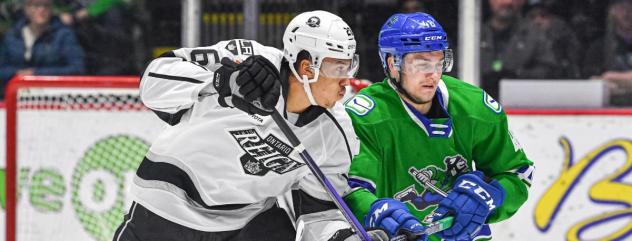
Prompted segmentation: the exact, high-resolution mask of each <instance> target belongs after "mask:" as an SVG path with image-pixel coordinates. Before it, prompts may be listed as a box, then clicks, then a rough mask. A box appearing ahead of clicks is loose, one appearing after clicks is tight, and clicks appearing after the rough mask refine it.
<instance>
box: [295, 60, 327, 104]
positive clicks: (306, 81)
mask: <svg viewBox="0 0 632 241" xmlns="http://www.w3.org/2000/svg"><path fill="white" fill-rule="evenodd" d="M289 66H290V70H292V74H294V77H296V79H297V80H298V81H299V82H301V83H303V89H304V90H305V94H306V95H307V99H308V100H309V103H310V104H311V105H318V103H316V99H314V95H312V88H311V87H310V86H309V83H313V82H316V81H317V80H318V74H319V73H320V71H316V74H315V75H314V78H313V79H311V80H310V79H309V78H307V75H303V76H302V78H301V77H300V76H299V75H298V72H296V69H294V65H293V64H289Z"/></svg>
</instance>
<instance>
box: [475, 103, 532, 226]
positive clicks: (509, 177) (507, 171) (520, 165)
mask: <svg viewBox="0 0 632 241" xmlns="http://www.w3.org/2000/svg"><path fill="white" fill-rule="evenodd" d="M495 116H496V118H497V120H496V121H491V122H480V124H479V126H476V127H475V128H476V129H477V130H479V131H480V132H478V133H477V135H476V136H474V145H473V150H472V154H473V158H474V160H476V167H477V169H478V170H481V171H483V172H484V173H485V175H487V176H489V177H491V178H494V179H496V180H498V182H499V183H500V185H502V187H503V188H504V189H505V199H504V203H503V204H502V205H501V206H500V207H499V208H498V209H496V211H495V212H494V214H492V215H491V216H490V217H489V219H488V222H489V223H495V222H499V221H502V220H505V219H507V218H509V217H511V216H512V215H513V214H515V213H516V211H518V209H519V208H520V206H522V204H523V203H524V202H525V201H526V200H527V197H528V189H529V187H530V186H531V179H532V175H533V171H534V166H533V162H531V161H530V160H529V159H528V158H527V156H526V154H525V153H524V151H523V149H522V147H521V146H520V144H519V143H518V141H517V140H516V138H515V137H513V136H512V134H511V132H510V131H509V128H508V124H507V116H506V115H505V113H504V112H500V113H499V114H497V115H495Z"/></svg>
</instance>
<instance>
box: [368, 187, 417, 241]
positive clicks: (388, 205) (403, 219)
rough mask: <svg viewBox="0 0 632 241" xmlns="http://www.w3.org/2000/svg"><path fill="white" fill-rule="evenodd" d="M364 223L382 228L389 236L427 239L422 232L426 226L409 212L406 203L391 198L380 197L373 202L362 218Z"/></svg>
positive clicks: (369, 226) (371, 226) (370, 226)
mask: <svg viewBox="0 0 632 241" xmlns="http://www.w3.org/2000/svg"><path fill="white" fill-rule="evenodd" d="M364 225H365V226H366V227H368V228H381V229H384V230H386V232H387V233H388V235H389V236H390V237H395V236H398V235H405V236H406V237H407V239H408V240H415V241H426V240H428V237H427V235H425V234H424V231H425V230H426V227H424V226H423V225H422V224H421V223H420V222H419V221H418V220H417V218H415V216H413V215H412V214H411V213H410V211H409V210H408V207H406V204H404V203H402V202H400V201H397V200H395V199H392V198H381V199H378V200H376V201H375V202H373V204H371V209H370V210H369V213H368V214H367V216H366V217H365V219H364Z"/></svg>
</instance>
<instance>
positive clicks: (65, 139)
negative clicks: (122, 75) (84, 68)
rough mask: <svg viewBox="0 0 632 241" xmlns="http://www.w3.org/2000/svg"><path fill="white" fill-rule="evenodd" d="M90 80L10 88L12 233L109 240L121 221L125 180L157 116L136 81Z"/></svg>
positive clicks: (125, 197)
mask: <svg viewBox="0 0 632 241" xmlns="http://www.w3.org/2000/svg"><path fill="white" fill-rule="evenodd" d="M99 81H110V80H107V79H106V80H103V79H100V80H99ZM89 82H90V79H87V81H86V82H83V81H82V82H79V83H78V84H77V86H71V85H68V84H66V85H64V86H63V87H59V86H22V87H20V88H18V89H17V91H16V96H15V100H16V102H15V106H16V108H15V114H16V115H15V116H16V122H15V125H14V126H13V127H8V129H7V131H8V132H9V131H11V130H10V129H11V128H13V129H14V130H15V133H16V134H15V136H16V138H15V146H16V148H15V153H16V160H15V161H16V170H15V171H16V173H17V175H16V178H17V189H16V196H17V202H16V203H17V207H16V209H15V210H16V219H15V220H16V226H15V228H14V230H15V235H16V239H15V240H21V241H22V240H29V241H30V240H97V241H106V240H108V241H109V240H112V237H113V234H114V232H115V230H116V228H117V227H118V225H119V224H121V222H122V221H123V217H124V215H125V213H126V212H127V208H128V207H129V206H130V203H131V197H130V196H129V194H128V186H129V183H130V182H132V179H133V176H134V172H135V170H136V168H137V167H138V165H139V164H140V161H141V160H142V159H143V156H144V155H145V153H146V152H147V150H148V148H149V143H150V141H151V140H152V139H153V138H154V137H155V135H156V134H157V133H159V131H160V129H161V128H162V126H163V124H162V123H161V122H160V120H159V119H158V118H156V117H155V116H154V114H153V113H151V111H149V110H148V109H146V108H145V107H144V106H143V105H142V103H141V101H140V98H139V96H138V89H137V88H134V87H131V88H129V87H110V88H103V87H98V86H95V87H91V86H90V83H89ZM51 84H52V85H55V83H54V81H52V82H51ZM99 84H103V83H99ZM110 85H111V86H116V82H115V81H112V84H110ZM8 98H11V97H10V96H9V97H8ZM9 109H10V108H7V111H9ZM7 114H8V113H7ZM7 141H11V140H10V139H7ZM7 151H10V150H7ZM7 240H8V241H12V240H11V239H7Z"/></svg>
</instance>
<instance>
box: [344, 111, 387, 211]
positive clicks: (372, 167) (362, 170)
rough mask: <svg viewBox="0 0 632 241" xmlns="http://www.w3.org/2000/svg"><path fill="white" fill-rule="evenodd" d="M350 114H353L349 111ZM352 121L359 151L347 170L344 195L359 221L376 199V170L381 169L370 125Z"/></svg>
mask: <svg viewBox="0 0 632 241" xmlns="http://www.w3.org/2000/svg"><path fill="white" fill-rule="evenodd" d="M350 115H351V116H354V115H353V114H351V113H350ZM354 118H357V117H352V120H353V121H354V129H355V131H356V134H357V136H358V138H359V140H360V152H359V153H358V155H356V156H355V157H353V161H352V162H351V168H350V170H349V186H350V187H351V191H350V192H349V193H348V194H347V195H346V196H345V197H344V199H345V202H346V203H347V204H348V205H349V208H350V209H351V211H353V214H354V215H355V216H356V218H358V220H359V221H360V222H363V220H364V217H365V216H366V215H367V213H368V212H369V210H370V209H371V204H373V202H374V201H375V200H377V199H378V198H377V196H376V195H375V190H376V181H377V177H378V171H379V170H380V169H381V165H382V162H381V161H380V158H379V157H380V156H381V155H380V154H379V153H380V150H379V147H377V146H376V145H375V144H376V143H379V142H378V141H377V140H374V139H375V135H374V134H373V128H372V125H367V124H363V123H359V121H357V120H356V119H354Z"/></svg>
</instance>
